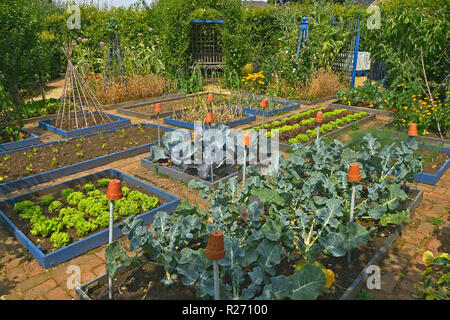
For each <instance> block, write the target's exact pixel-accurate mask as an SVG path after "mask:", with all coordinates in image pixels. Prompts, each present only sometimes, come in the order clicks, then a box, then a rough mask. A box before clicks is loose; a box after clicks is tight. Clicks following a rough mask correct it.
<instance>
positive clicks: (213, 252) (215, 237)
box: [205, 231, 225, 260]
mask: <svg viewBox="0 0 450 320" xmlns="http://www.w3.org/2000/svg"><path fill="white" fill-rule="evenodd" d="M205 256H206V258H207V259H210V260H221V259H223V258H225V247H224V244H223V234H222V232H220V231H211V233H210V234H209V239H208V244H207V245H206V249H205Z"/></svg>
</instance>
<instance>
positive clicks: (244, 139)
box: [242, 131, 251, 189]
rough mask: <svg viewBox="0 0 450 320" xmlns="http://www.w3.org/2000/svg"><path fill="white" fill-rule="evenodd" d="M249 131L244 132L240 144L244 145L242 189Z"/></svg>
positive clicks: (248, 144)
mask: <svg viewBox="0 0 450 320" xmlns="http://www.w3.org/2000/svg"><path fill="white" fill-rule="evenodd" d="M250 135H251V134H250V131H246V132H244V137H243V138H242V144H243V145H244V169H243V170H242V189H243V188H244V186H245V168H246V164H247V147H250Z"/></svg>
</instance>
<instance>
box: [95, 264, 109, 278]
mask: <svg viewBox="0 0 450 320" xmlns="http://www.w3.org/2000/svg"><path fill="white" fill-rule="evenodd" d="M92 272H93V273H94V274H95V276H96V277H98V276H100V275H102V274H104V273H105V272H106V265H105V264H102V265H100V266H98V267H97V268H94V269H93V270H92Z"/></svg>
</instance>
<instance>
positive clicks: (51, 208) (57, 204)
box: [48, 200, 63, 212]
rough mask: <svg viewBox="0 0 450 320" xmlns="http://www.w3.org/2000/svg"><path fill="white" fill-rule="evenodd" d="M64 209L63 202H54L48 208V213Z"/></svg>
mask: <svg viewBox="0 0 450 320" xmlns="http://www.w3.org/2000/svg"><path fill="white" fill-rule="evenodd" d="M62 207H63V204H62V202H61V201H58V200H56V201H53V202H52V203H50V205H49V206H48V212H56V211H58V210H60V209H61V208H62Z"/></svg>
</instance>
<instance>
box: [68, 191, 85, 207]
mask: <svg viewBox="0 0 450 320" xmlns="http://www.w3.org/2000/svg"><path fill="white" fill-rule="evenodd" d="M83 199H85V196H84V194H83V193H82V192H79V191H77V192H72V193H70V194H69V196H68V197H67V203H68V204H70V205H71V206H77V205H78V203H79V202H80V201H81V200H83Z"/></svg>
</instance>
